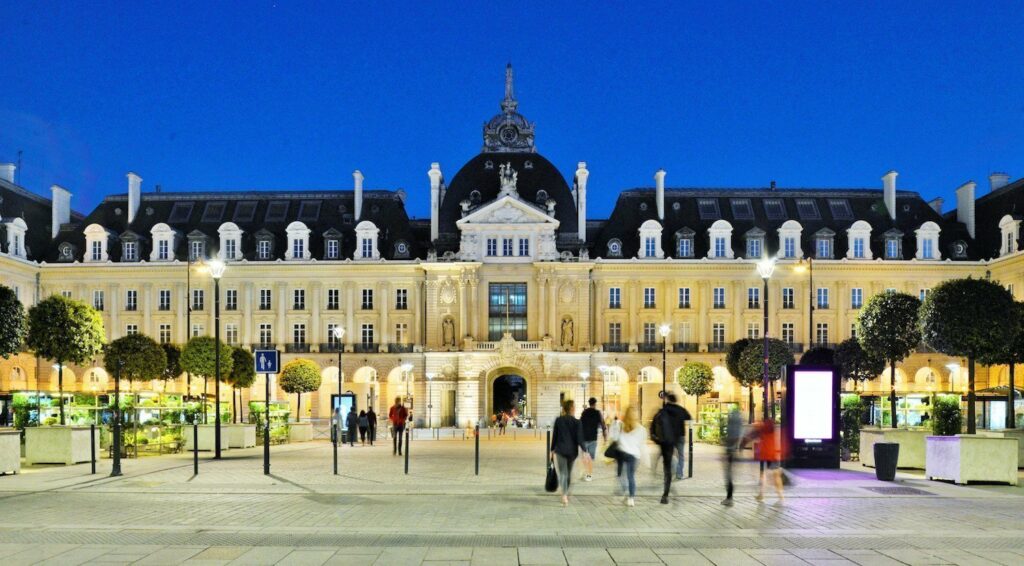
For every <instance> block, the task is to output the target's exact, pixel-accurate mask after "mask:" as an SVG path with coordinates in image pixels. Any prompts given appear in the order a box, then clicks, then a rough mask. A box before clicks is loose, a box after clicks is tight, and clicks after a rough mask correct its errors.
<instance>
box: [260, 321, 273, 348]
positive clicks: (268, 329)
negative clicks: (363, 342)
mask: <svg viewBox="0 0 1024 566" xmlns="http://www.w3.org/2000/svg"><path fill="white" fill-rule="evenodd" d="M273 343H274V327H273V326H271V324H270V323H269V322H261V323H260V345H263V346H270V345H272V344H273Z"/></svg>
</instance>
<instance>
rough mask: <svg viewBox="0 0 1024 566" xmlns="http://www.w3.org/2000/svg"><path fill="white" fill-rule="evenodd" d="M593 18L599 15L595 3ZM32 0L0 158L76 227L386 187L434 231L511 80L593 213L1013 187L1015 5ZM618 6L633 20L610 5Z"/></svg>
mask: <svg viewBox="0 0 1024 566" xmlns="http://www.w3.org/2000/svg"><path fill="white" fill-rule="evenodd" d="M609 4H610V3H609ZM616 4H617V5H618V7H614V8H613V7H608V6H604V5H603V3H601V4H599V3H594V4H591V5H583V4H580V3H569V4H564V5H553V4H551V3H541V2H514V3H507V4H500V3H483V2H478V3H468V2H467V3H465V4H463V5H459V4H444V5H442V4H436V3H432V2H431V3H416V4H408V5H403V4H399V3H378V2H362V3H354V4H353V5H350V6H343V5H341V4H340V3H337V2H325V3H320V4H315V3H297V2H288V1H279V2H277V3H270V2H266V1H260V2H214V3H210V2H196V3H192V4H189V3H170V2H165V3H153V2H147V3H130V4H129V3H125V2H112V3H109V4H100V3H93V2H88V3H82V2H52V3H51V2H38V3H35V2H34V3H24V2H22V3H16V4H8V5H7V6H6V8H5V10H4V17H3V21H4V26H3V33H0V84H2V85H3V87H2V91H0V160H2V161H13V160H15V159H16V153H17V151H18V150H19V149H23V150H24V152H25V153H24V158H23V159H24V166H23V169H22V171H21V173H22V176H21V179H20V180H21V181H22V182H23V184H24V185H26V186H27V187H29V188H31V189H33V190H35V191H38V192H43V193H44V194H48V192H49V191H48V187H49V186H50V184H52V183H58V184H61V185H64V186H66V187H67V188H69V189H70V190H71V191H72V192H74V193H75V197H74V201H73V202H74V206H75V208H76V209H78V210H81V211H88V210H89V209H91V207H92V206H93V205H95V204H96V203H97V202H98V201H99V199H100V198H102V196H103V195H105V194H108V193H113V192H124V191H125V190H126V189H125V186H126V181H125V177H124V174H125V172H127V171H129V170H134V171H136V172H138V173H139V174H140V175H141V176H142V177H143V178H144V184H143V188H144V190H151V189H152V188H153V186H154V185H155V184H161V185H163V187H164V188H165V190H185V189H250V188H251V189H257V188H258V189H274V188H277V189H306V188H309V189H313V188H350V187H351V183H352V178H351V172H352V170H353V169H356V168H359V169H361V170H362V171H363V173H364V174H365V175H366V178H367V181H366V184H367V187H374V188H376V187H381V188H399V187H401V188H404V189H405V190H406V191H407V192H408V193H409V195H410V202H409V205H408V207H409V211H410V214H411V215H414V216H421V217H422V216H428V214H429V211H428V202H429V200H428V194H427V193H428V187H429V185H428V179H427V175H426V171H427V170H428V169H429V166H430V162H431V161H440V162H441V166H442V169H443V170H444V172H445V175H446V178H448V179H451V178H452V177H453V176H454V174H455V172H456V171H457V169H458V168H459V167H460V166H461V165H462V164H463V163H464V162H466V161H468V160H469V159H470V158H471V157H472V156H474V155H475V154H476V153H477V152H479V150H480V146H481V125H482V123H483V122H484V121H485V120H486V119H488V118H489V117H490V116H491V115H493V114H495V113H496V112H497V111H498V103H499V101H500V99H501V97H502V88H503V83H502V81H503V75H504V66H505V63H506V62H507V61H509V60H511V61H512V62H513V64H514V65H515V69H516V92H517V95H518V98H519V101H520V110H521V111H522V112H523V114H524V115H526V117H527V118H528V119H530V120H533V121H536V123H537V145H538V148H539V150H540V152H541V153H543V154H544V155H545V156H546V157H547V158H548V159H550V160H551V161H552V162H554V163H555V164H556V165H557V166H558V167H559V168H560V169H561V170H562V171H563V173H564V174H567V175H571V172H572V171H573V170H575V167H576V162H577V161H579V160H586V161H587V162H588V164H589V168H590V170H591V176H590V195H591V196H590V199H589V202H590V209H591V210H590V214H589V216H590V217H592V218H596V217H603V216H605V215H607V214H608V212H609V211H610V210H611V207H612V205H613V204H614V200H615V196H616V195H617V194H618V192H619V191H620V190H622V189H625V188H629V187H635V186H650V185H652V184H653V181H652V180H651V177H652V175H653V173H654V171H655V170H656V169H657V168H659V167H664V168H665V169H666V170H667V171H668V184H669V185H670V186H765V185H767V183H768V181H769V180H770V179H776V180H777V181H778V183H779V185H780V186H783V187H796V186H836V187H865V186H866V187H880V186H881V181H880V180H879V178H880V177H881V176H882V175H883V174H884V173H885V172H886V171H887V170H889V169H897V170H898V171H899V172H900V178H899V182H898V185H899V186H900V188H909V189H915V190H918V191H920V192H921V193H922V194H923V195H924V196H925V197H926V198H930V197H933V196H944V197H946V199H947V201H946V202H947V205H946V206H947V209H948V208H951V207H952V205H953V204H954V202H955V199H953V189H955V188H956V187H957V186H959V185H960V184H961V183H962V182H964V181H966V180H968V179H975V180H977V181H979V184H981V183H984V184H985V185H986V186H987V179H986V177H987V175H988V173H990V172H992V171H994V170H1003V171H1007V172H1009V173H1010V174H1011V175H1012V176H1013V178H1019V177H1021V176H1024V141H1022V139H1024V138H1022V132H1024V127H1022V126H1024V67H1022V66H1021V64H1022V62H1024V43H1022V42H1021V41H1020V30H1021V29H1024V3H1021V2H1009V1H1005V2H962V3H953V2H939V3H936V2H924V3H909V4H906V3H896V2H880V3H874V4H866V3H860V2H858V3H842V4H841V3H838V2H813V3H812V2H800V3H788V2H776V3H771V4H770V5H769V3H756V4H755V3H747V4H740V3H711V2H698V3H685V4H677V3H672V4H647V3H644V2H632V3H629V4H628V5H626V4H623V3H616ZM624 6H625V7H624Z"/></svg>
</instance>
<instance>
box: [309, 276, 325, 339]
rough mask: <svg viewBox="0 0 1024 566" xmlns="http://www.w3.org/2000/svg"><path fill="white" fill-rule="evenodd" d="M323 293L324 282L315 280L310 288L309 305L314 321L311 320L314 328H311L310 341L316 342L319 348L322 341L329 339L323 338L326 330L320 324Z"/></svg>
mask: <svg viewBox="0 0 1024 566" xmlns="http://www.w3.org/2000/svg"><path fill="white" fill-rule="evenodd" d="M323 293H324V289H323V283H320V282H319V281H315V282H313V284H312V285H310V289H309V294H310V297H309V299H310V303H309V307H310V311H309V312H310V313H311V318H312V321H311V322H310V324H311V325H312V326H313V328H310V329H309V341H310V342H311V343H313V344H316V345H317V346H316V347H317V349H318V350H319V348H320V343H321V342H326V341H327V340H324V339H323V332H324V330H323V328H321V324H320V304H321V295H323Z"/></svg>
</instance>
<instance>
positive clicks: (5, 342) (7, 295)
mask: <svg viewBox="0 0 1024 566" xmlns="http://www.w3.org/2000/svg"><path fill="white" fill-rule="evenodd" d="M27 330H28V325H27V324H26V322H25V308H24V307H22V306H21V301H19V300H18V296H17V295H15V294H14V289H11V288H10V287H5V286H4V285H0V358H3V359H5V360H6V359H7V358H9V357H11V356H12V355H13V354H17V353H18V352H20V351H21V347H22V345H24V343H25V335H26V333H27Z"/></svg>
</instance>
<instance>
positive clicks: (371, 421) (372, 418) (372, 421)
mask: <svg viewBox="0 0 1024 566" xmlns="http://www.w3.org/2000/svg"><path fill="white" fill-rule="evenodd" d="M366 422H367V424H368V426H369V428H368V429H367V432H366V435H367V436H369V437H370V446H373V441H375V440H377V413H375V412H374V411H373V407H372V406H371V407H370V408H369V409H367V410H366Z"/></svg>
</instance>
